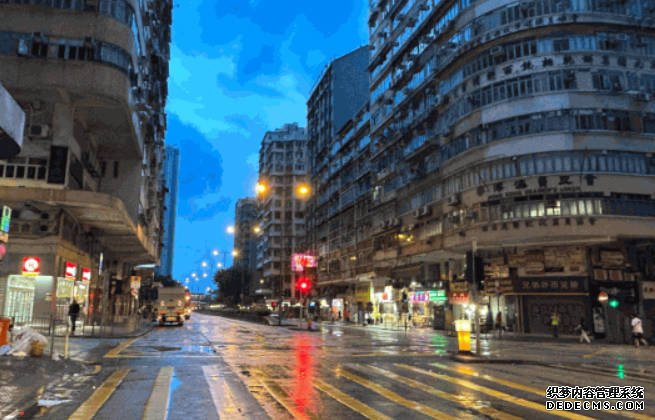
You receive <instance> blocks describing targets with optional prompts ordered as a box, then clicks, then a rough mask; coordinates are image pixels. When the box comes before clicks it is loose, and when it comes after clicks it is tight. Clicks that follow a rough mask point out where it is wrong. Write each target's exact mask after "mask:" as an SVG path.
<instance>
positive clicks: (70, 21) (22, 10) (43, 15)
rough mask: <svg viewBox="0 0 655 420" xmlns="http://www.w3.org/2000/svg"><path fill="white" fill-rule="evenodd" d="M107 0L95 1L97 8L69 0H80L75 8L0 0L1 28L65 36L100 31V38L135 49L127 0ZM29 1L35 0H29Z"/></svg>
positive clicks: (74, 36)
mask: <svg viewBox="0 0 655 420" xmlns="http://www.w3.org/2000/svg"><path fill="white" fill-rule="evenodd" d="M23 2H25V0H23ZM110 2H111V0H100V1H98V2H97V3H99V5H100V8H101V10H100V11H99V12H96V11H85V10H80V9H81V3H83V2H69V3H80V7H79V8H76V7H75V6H71V7H68V8H64V7H63V6H61V7H56V6H55V7H53V6H49V5H45V4H44V5H41V4H39V5H30V4H3V5H1V6H0V9H2V16H3V17H4V18H5V19H3V21H2V30H5V31H15V32H24V33H33V32H40V33H43V34H44V35H46V36H56V37H62V38H68V39H84V38H87V37H91V38H96V37H97V36H98V34H101V35H102V38H101V40H102V41H105V42H110V43H112V44H115V45H118V46H120V47H121V48H123V49H125V50H127V51H131V52H132V51H135V45H134V36H133V34H132V22H134V20H135V16H134V12H133V6H132V5H131V4H130V3H131V1H129V2H128V1H127V0H120V1H115V2H113V3H114V4H112V5H109V4H108V3H110ZM10 3H11V1H10ZM32 3H37V2H36V1H35V0H32ZM39 3H50V2H39ZM56 3H65V2H56ZM103 3H107V4H103ZM111 6H113V7H111Z"/></svg>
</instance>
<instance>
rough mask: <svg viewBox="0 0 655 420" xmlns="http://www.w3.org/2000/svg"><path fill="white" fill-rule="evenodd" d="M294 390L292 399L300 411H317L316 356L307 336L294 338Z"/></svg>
mask: <svg viewBox="0 0 655 420" xmlns="http://www.w3.org/2000/svg"><path fill="white" fill-rule="evenodd" d="M293 353H294V361H295V364H294V365H293V379H294V380H293V389H292V392H291V399H292V400H293V403H294V404H295V405H296V408H297V409H298V411H300V412H302V413H306V412H307V411H314V410H315V403H316V398H315V396H314V392H315V391H314V386H313V385H314V356H313V354H312V343H311V339H310V337H309V336H307V335H299V336H295V337H294V338H293Z"/></svg>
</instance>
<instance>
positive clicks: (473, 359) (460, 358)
mask: <svg viewBox="0 0 655 420" xmlns="http://www.w3.org/2000/svg"><path fill="white" fill-rule="evenodd" d="M450 358H451V359H453V360H454V361H456V362H461V363H487V364H491V363H498V364H514V365H539V364H542V363H540V362H535V361H531V360H520V359H492V358H490V357H479V356H475V355H473V354H461V353H455V354H453V355H452V356H451V357H450Z"/></svg>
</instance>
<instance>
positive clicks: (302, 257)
mask: <svg viewBox="0 0 655 420" xmlns="http://www.w3.org/2000/svg"><path fill="white" fill-rule="evenodd" d="M314 267H316V256H314V255H310V254H293V255H291V271H305V268H314Z"/></svg>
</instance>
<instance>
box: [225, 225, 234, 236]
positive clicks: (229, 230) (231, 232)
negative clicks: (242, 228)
mask: <svg viewBox="0 0 655 420" xmlns="http://www.w3.org/2000/svg"><path fill="white" fill-rule="evenodd" d="M225 231H226V232H227V233H229V234H230V235H234V231H235V229H234V226H232V225H230V226H228V227H227V229H225Z"/></svg>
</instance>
